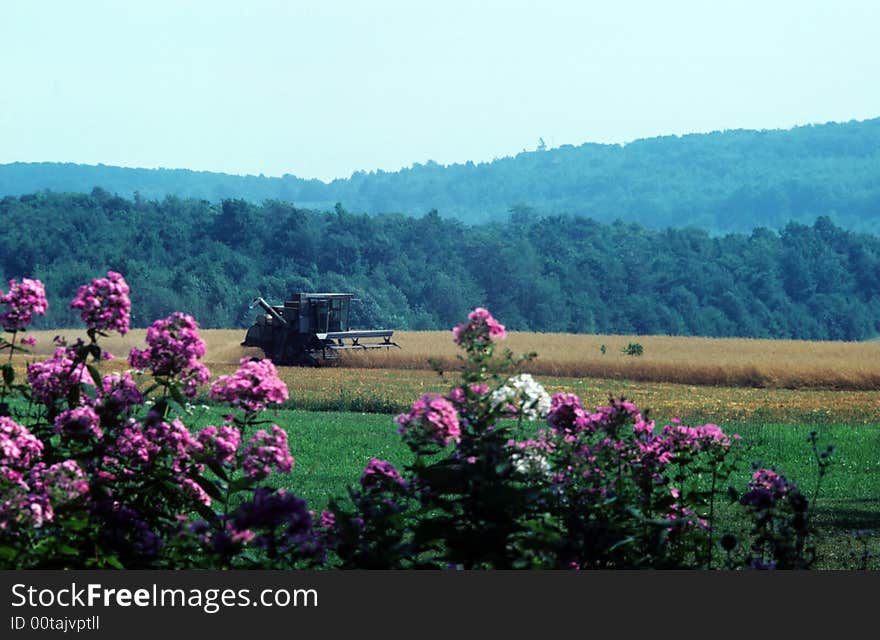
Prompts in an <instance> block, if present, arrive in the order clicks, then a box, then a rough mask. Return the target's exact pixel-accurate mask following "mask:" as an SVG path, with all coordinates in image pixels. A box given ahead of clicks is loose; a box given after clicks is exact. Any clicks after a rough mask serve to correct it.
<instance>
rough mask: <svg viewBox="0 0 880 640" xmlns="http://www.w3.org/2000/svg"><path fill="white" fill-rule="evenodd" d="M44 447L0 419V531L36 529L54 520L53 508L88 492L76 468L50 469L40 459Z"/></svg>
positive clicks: (69, 462) (60, 464)
mask: <svg viewBox="0 0 880 640" xmlns="http://www.w3.org/2000/svg"><path fill="white" fill-rule="evenodd" d="M42 454H43V443H42V442H40V440H38V439H37V438H36V437H35V436H34V435H33V434H32V433H31V432H30V431H28V430H27V428H25V427H23V426H21V425H19V424H17V423H16V422H14V421H13V420H11V419H10V418H7V417H5V416H3V417H0V531H9V530H10V529H12V528H14V527H25V528H38V527H42V526H43V525H44V524H45V523H46V522H51V521H52V520H53V518H54V511H53V505H54V506H55V507H57V506H59V505H61V504H64V503H67V502H70V501H71V500H75V499H76V498H78V497H80V496H81V495H84V494H85V493H87V492H88V490H89V485H88V481H87V479H86V476H85V474H84V473H83V471H82V469H81V468H80V467H79V465H78V464H77V463H76V462H75V461H73V460H65V461H63V462H58V463H55V464H53V465H51V466H49V467H47V466H46V465H45V463H43V462H39V458H40V457H41V456H42Z"/></svg>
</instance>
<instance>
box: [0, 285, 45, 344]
mask: <svg viewBox="0 0 880 640" xmlns="http://www.w3.org/2000/svg"><path fill="white" fill-rule="evenodd" d="M0 303H2V304H5V305H6V306H7V307H9V311H7V312H6V313H2V314H0V326H2V327H3V328H4V329H6V330H7V331H18V330H20V329H24V328H25V327H27V326H28V325H29V324H30V323H31V319H32V316H34V315H38V316H42V315H46V311H47V310H48V309H49V303H48V302H47V301H46V289H45V288H44V287H43V283H42V282H40V281H39V280H32V279H31V278H22V280H21V282H20V283H19V282H16V281H15V280H10V281H9V292H8V293H3V292H2V291H0Z"/></svg>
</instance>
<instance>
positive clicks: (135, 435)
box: [110, 414, 202, 474]
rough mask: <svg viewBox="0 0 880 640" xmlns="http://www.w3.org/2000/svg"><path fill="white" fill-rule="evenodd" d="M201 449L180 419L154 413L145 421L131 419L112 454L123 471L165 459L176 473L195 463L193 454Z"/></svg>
mask: <svg viewBox="0 0 880 640" xmlns="http://www.w3.org/2000/svg"><path fill="white" fill-rule="evenodd" d="M201 449H202V446H201V444H200V443H199V442H198V441H197V440H196V439H195V438H194V437H193V436H192V434H191V433H190V432H189V429H187V428H186V426H185V425H184V424H183V423H182V422H181V421H180V419H175V420H174V421H173V422H171V424H168V423H167V422H164V421H162V420H159V419H156V418H155V414H150V416H149V417H148V418H147V420H146V421H145V422H144V423H140V422H137V421H135V420H129V421H128V423H127V424H126V425H125V426H124V427H123V428H122V431H121V433H120V434H119V436H118V437H117V439H116V443H115V445H114V448H113V449H111V450H110V454H111V455H112V456H113V458H114V461H115V462H117V463H118V464H120V465H121V467H122V468H121V471H122V472H123V473H127V474H130V473H131V472H132V471H135V470H136V469H140V468H147V467H150V466H152V465H154V464H156V463H157V462H158V461H160V460H163V461H166V462H168V465H169V467H170V468H171V470H172V471H173V472H174V473H177V474H182V473H184V472H185V471H186V470H187V469H189V468H190V467H191V466H192V464H193V460H192V457H193V455H194V454H195V453H198V452H200V451H201Z"/></svg>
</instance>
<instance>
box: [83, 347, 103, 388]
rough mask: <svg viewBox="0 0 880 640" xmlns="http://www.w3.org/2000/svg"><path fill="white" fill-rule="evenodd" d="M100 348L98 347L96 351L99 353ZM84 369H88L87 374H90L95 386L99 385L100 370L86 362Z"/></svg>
mask: <svg viewBox="0 0 880 640" xmlns="http://www.w3.org/2000/svg"><path fill="white" fill-rule="evenodd" d="M100 351H101V350H100V349H98V353H100ZM86 369H88V371H89V375H90V376H92V380H93V381H94V383H95V386H96V387H99V386H101V372H100V371H98V370H97V369H96V368H95V365H93V364H88V365H86Z"/></svg>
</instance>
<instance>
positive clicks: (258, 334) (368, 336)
mask: <svg viewBox="0 0 880 640" xmlns="http://www.w3.org/2000/svg"><path fill="white" fill-rule="evenodd" d="M352 296H353V294H351V293H298V294H295V295H293V296H292V298H291V299H290V300H288V301H285V302H284V304H283V305H281V306H273V305H270V304H269V303H268V302H266V301H265V300H264V299H263V298H260V297H257V298H254V301H253V302H252V303H251V305H250V308H251V309H253V308H254V307H255V306H257V305H259V306H260V307H262V309H263V311H265V312H266V313H264V314H260V315H258V316H257V317H256V320H255V322H254V324H253V325H252V326H251V328H250V329H248V331H247V335H245V338H244V342H242V343H241V345H242V346H243V347H259V348H260V349H262V350H263V353H265V354H266V357H267V358H269V359H270V360H272V362H274V363H275V364H278V365H300V366H309V365H311V366H318V365H320V364H322V363H324V362H328V361H333V360H335V359H337V358H338V357H339V353H340V352H341V351H345V350H351V349H355V350H356V349H389V348H391V347H398V348H399V347H400V345H398V344H397V343H396V342H392V341H391V337H392V336H393V335H394V331H393V330H391V329H371V330H362V331H359V330H351V329H349V324H348V318H349V307H350V304H351V299H352Z"/></svg>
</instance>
